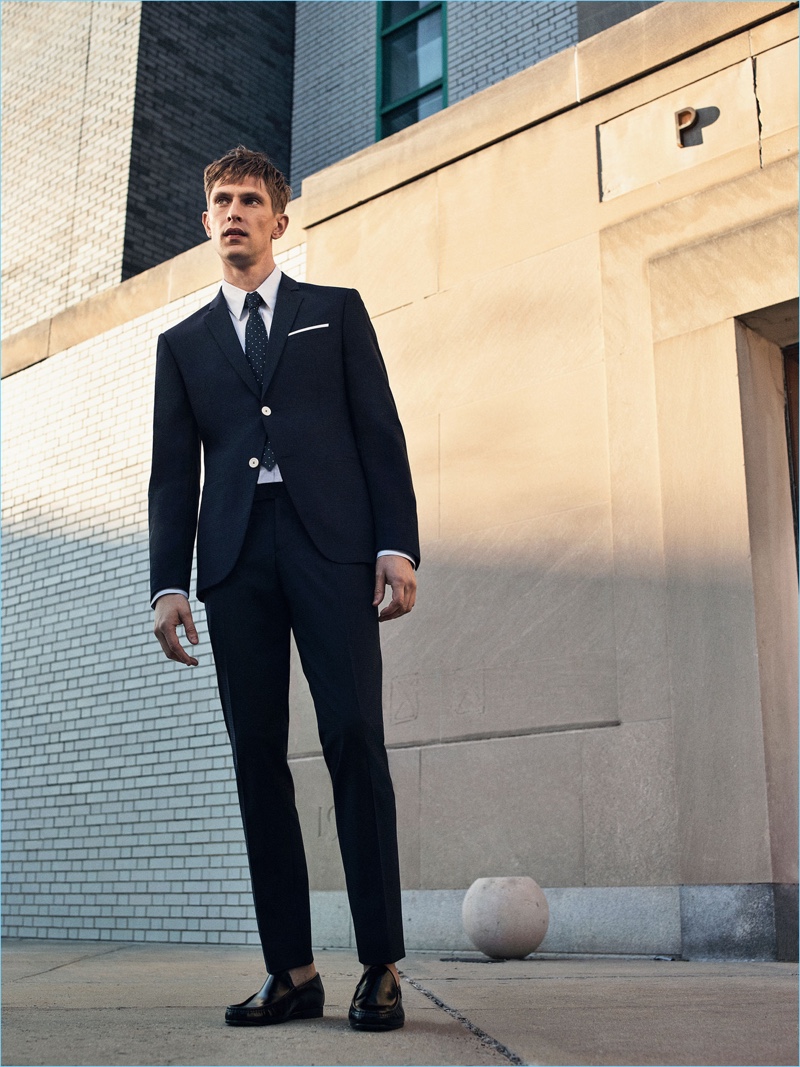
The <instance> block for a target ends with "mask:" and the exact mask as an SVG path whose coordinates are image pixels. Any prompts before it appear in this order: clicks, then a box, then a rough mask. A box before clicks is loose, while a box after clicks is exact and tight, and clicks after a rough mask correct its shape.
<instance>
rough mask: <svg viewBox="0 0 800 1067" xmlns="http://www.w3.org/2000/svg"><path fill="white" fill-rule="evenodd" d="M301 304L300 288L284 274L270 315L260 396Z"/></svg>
mask: <svg viewBox="0 0 800 1067" xmlns="http://www.w3.org/2000/svg"><path fill="white" fill-rule="evenodd" d="M302 302H303V296H302V293H301V292H300V286H299V285H298V284H297V282H296V281H294V279H293V278H289V277H288V276H287V275H286V274H284V275H283V276H282V277H281V284H280V285H279V286H278V298H277V300H276V301H275V311H274V312H273V315H272V326H271V327H270V331H269V344H268V345H267V358H266V362H265V364H264V387H263V389H262V396H263V395H264V393H266V391H267V388H268V387H269V383H270V382H271V381H272V376H273V374H274V373H275V368H276V367H277V366H278V360H279V359H280V358H281V354H282V352H283V348H284V345H285V344H286V338H287V337H288V335H289V330H291V328H292V324H293V323H294V320H295V317H296V315H297V311H298V309H299V307H300V305H301V304H302Z"/></svg>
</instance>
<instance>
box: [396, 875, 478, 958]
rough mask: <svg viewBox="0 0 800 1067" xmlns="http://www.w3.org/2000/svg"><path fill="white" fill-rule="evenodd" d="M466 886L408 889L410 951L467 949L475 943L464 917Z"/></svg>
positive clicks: (406, 932) (405, 901) (406, 931)
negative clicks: (465, 928)
mask: <svg viewBox="0 0 800 1067" xmlns="http://www.w3.org/2000/svg"><path fill="white" fill-rule="evenodd" d="M464 893H465V890H463V889H404V890H403V934H404V937H405V943H406V951H407V952H443V951H444V952H459V951H460V952H465V951H471V950H472V948H473V946H472V942H471V941H470V939H469V938H468V937H467V935H466V933H465V932H464V926H463V923H462V921H461V906H462V904H463V901H464Z"/></svg>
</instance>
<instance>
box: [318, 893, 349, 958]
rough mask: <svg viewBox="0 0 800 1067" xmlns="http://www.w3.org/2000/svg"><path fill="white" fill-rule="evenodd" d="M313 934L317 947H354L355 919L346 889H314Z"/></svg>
mask: <svg viewBox="0 0 800 1067" xmlns="http://www.w3.org/2000/svg"><path fill="white" fill-rule="evenodd" d="M310 898H311V936H312V940H313V944H314V947H315V948H328V949H330V948H333V949H336V948H353V946H354V945H355V938H354V936H353V920H352V919H351V917H350V905H349V903H348V900H347V893H346V892H344V890H335V889H329V890H320V889H312V890H311V893H310Z"/></svg>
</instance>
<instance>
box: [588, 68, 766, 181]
mask: <svg viewBox="0 0 800 1067" xmlns="http://www.w3.org/2000/svg"><path fill="white" fill-rule="evenodd" d="M689 107H692V108H694V109H695V110H696V112H697V114H698V122H697V125H696V126H695V127H693V128H692V129H691V130H688V131H686V132H685V133H684V134H683V137H682V144H683V146H682V147H681V146H679V145H678V143H677V137H676V131H675V114H676V112H678V111H679V110H681V109H684V108H689ZM598 133H599V138H600V149H599V151H600V168H601V178H602V181H601V186H602V197H603V200H604V201H605V200H612V199H613V198H614V197H617V196H621V195H623V194H624V193H628V192H630V191H631V190H633V189H638V188H640V187H641V186H643V185H650V184H652V183H654V182H660V181H663V180H664V179H665V178H667V177H669V176H670V175H672V174H675V173H676V172H679V171H682V170H687V169H691V168H692V167H696V166H698V165H699V164H702V163H707V162H709V161H710V160H713V159H716V158H718V157H720V156H724V155H726V154H728V153H730V152H735V151H736V150H737V149H741V148H746V147H748V146H749V147H750V149H751V151H752V161H751V166H752V167H753V168H754V169H755V167H757V166H758V143H759V125H758V106H757V102H756V97H755V93H754V91H753V68H752V62H751V60H750V59H749V58H748V59H746V60H744V61H743V62H741V63H738V64H736V65H735V66H733V67H728V68H727V69H726V70H722V71H719V72H718V73H715V74H712V75H710V76H709V77H707V78H703V79H702V80H701V81H698V82H695V83H694V84H693V85H685V86H682V87H681V88H680V89H677V90H675V91H673V92H671V93H668V94H667V95H665V96H661V97H659V99H657V100H652V101H650V102H649V103H646V104H642V105H640V106H639V107H637V108H634V109H633V110H632V111H629V112H628V113H627V114H624V115H619V116H618V117H617V118H613V119H611V120H610V121H608V122H605V123H603V124H601V125H600V126H599V128H598ZM645 144H646V145H647V151H646V152H643V151H642V146H643V145H645Z"/></svg>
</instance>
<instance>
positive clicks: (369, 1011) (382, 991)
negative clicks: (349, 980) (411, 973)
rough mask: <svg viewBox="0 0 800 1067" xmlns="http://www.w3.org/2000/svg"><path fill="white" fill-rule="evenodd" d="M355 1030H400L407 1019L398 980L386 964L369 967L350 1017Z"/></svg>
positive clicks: (360, 984)
mask: <svg viewBox="0 0 800 1067" xmlns="http://www.w3.org/2000/svg"><path fill="white" fill-rule="evenodd" d="M348 1018H349V1020H350V1025H351V1026H352V1027H353V1029H354V1030H399V1029H400V1027H401V1026H402V1025H403V1023H404V1022H405V1019H406V1015H405V1012H404V1011H403V994H402V993H401V992H400V986H399V985H398V983H397V979H396V978H395V976H394V975H393V974H392V972H391V971H390V970H389V968H388V967H386V966H385V965H384V964H382V963H380V964H376V965H374V966H372V967H368V968H367V970H366V971H364V973H363V974H362V976H361V981H360V982H359V983H358V985H357V986H356V991H355V995H354V996H353V1003H352V1004H351V1005H350V1012H349V1014H348Z"/></svg>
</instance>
